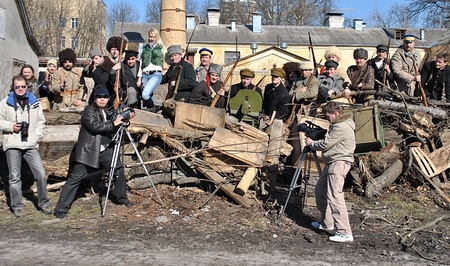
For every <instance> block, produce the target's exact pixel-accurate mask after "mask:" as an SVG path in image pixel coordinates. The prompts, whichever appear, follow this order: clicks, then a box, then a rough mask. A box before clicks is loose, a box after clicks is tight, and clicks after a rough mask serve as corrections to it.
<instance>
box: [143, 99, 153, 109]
mask: <svg viewBox="0 0 450 266" xmlns="http://www.w3.org/2000/svg"><path fill="white" fill-rule="evenodd" d="M143 106H144V107H145V108H152V107H154V106H155V103H154V102H153V100H152V98H149V99H147V100H143Z"/></svg>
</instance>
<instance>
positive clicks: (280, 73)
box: [270, 67, 286, 79]
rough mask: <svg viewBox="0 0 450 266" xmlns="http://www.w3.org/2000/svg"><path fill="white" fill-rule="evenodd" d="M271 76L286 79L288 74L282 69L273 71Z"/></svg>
mask: <svg viewBox="0 0 450 266" xmlns="http://www.w3.org/2000/svg"><path fill="white" fill-rule="evenodd" d="M270 75H271V76H275V77H281V78H283V79H284V78H285V77H286V72H284V70H283V69H282V68H278V67H276V68H274V69H272V71H271V72H270Z"/></svg>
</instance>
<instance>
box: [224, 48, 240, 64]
mask: <svg viewBox="0 0 450 266" xmlns="http://www.w3.org/2000/svg"><path fill="white" fill-rule="evenodd" d="M240 54H241V52H236V51H233V52H225V60H224V61H225V64H230V63H233V62H235V61H236V60H238V58H239V56H240Z"/></svg>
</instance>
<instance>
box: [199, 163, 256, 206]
mask: <svg viewBox="0 0 450 266" xmlns="http://www.w3.org/2000/svg"><path fill="white" fill-rule="evenodd" d="M195 169H196V170H197V171H198V172H199V173H201V174H203V175H204V176H205V177H206V178H208V179H210V180H212V181H214V182H215V183H216V185H219V184H222V185H221V186H220V189H221V190H222V191H223V192H224V193H225V194H227V195H228V196H229V197H230V198H232V199H233V200H234V201H236V202H237V203H238V204H239V205H242V206H244V207H247V208H248V207H250V205H251V204H250V201H249V199H248V198H247V197H245V196H241V195H239V194H237V193H234V187H233V186H232V185H231V184H228V183H227V180H226V179H225V178H223V177H222V176H221V175H219V174H218V173H217V172H215V171H214V170H212V169H210V168H207V167H204V166H196V167H195Z"/></svg>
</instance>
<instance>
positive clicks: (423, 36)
mask: <svg viewBox="0 0 450 266" xmlns="http://www.w3.org/2000/svg"><path fill="white" fill-rule="evenodd" d="M420 40H421V41H423V40H425V30H424V29H420Z"/></svg>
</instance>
